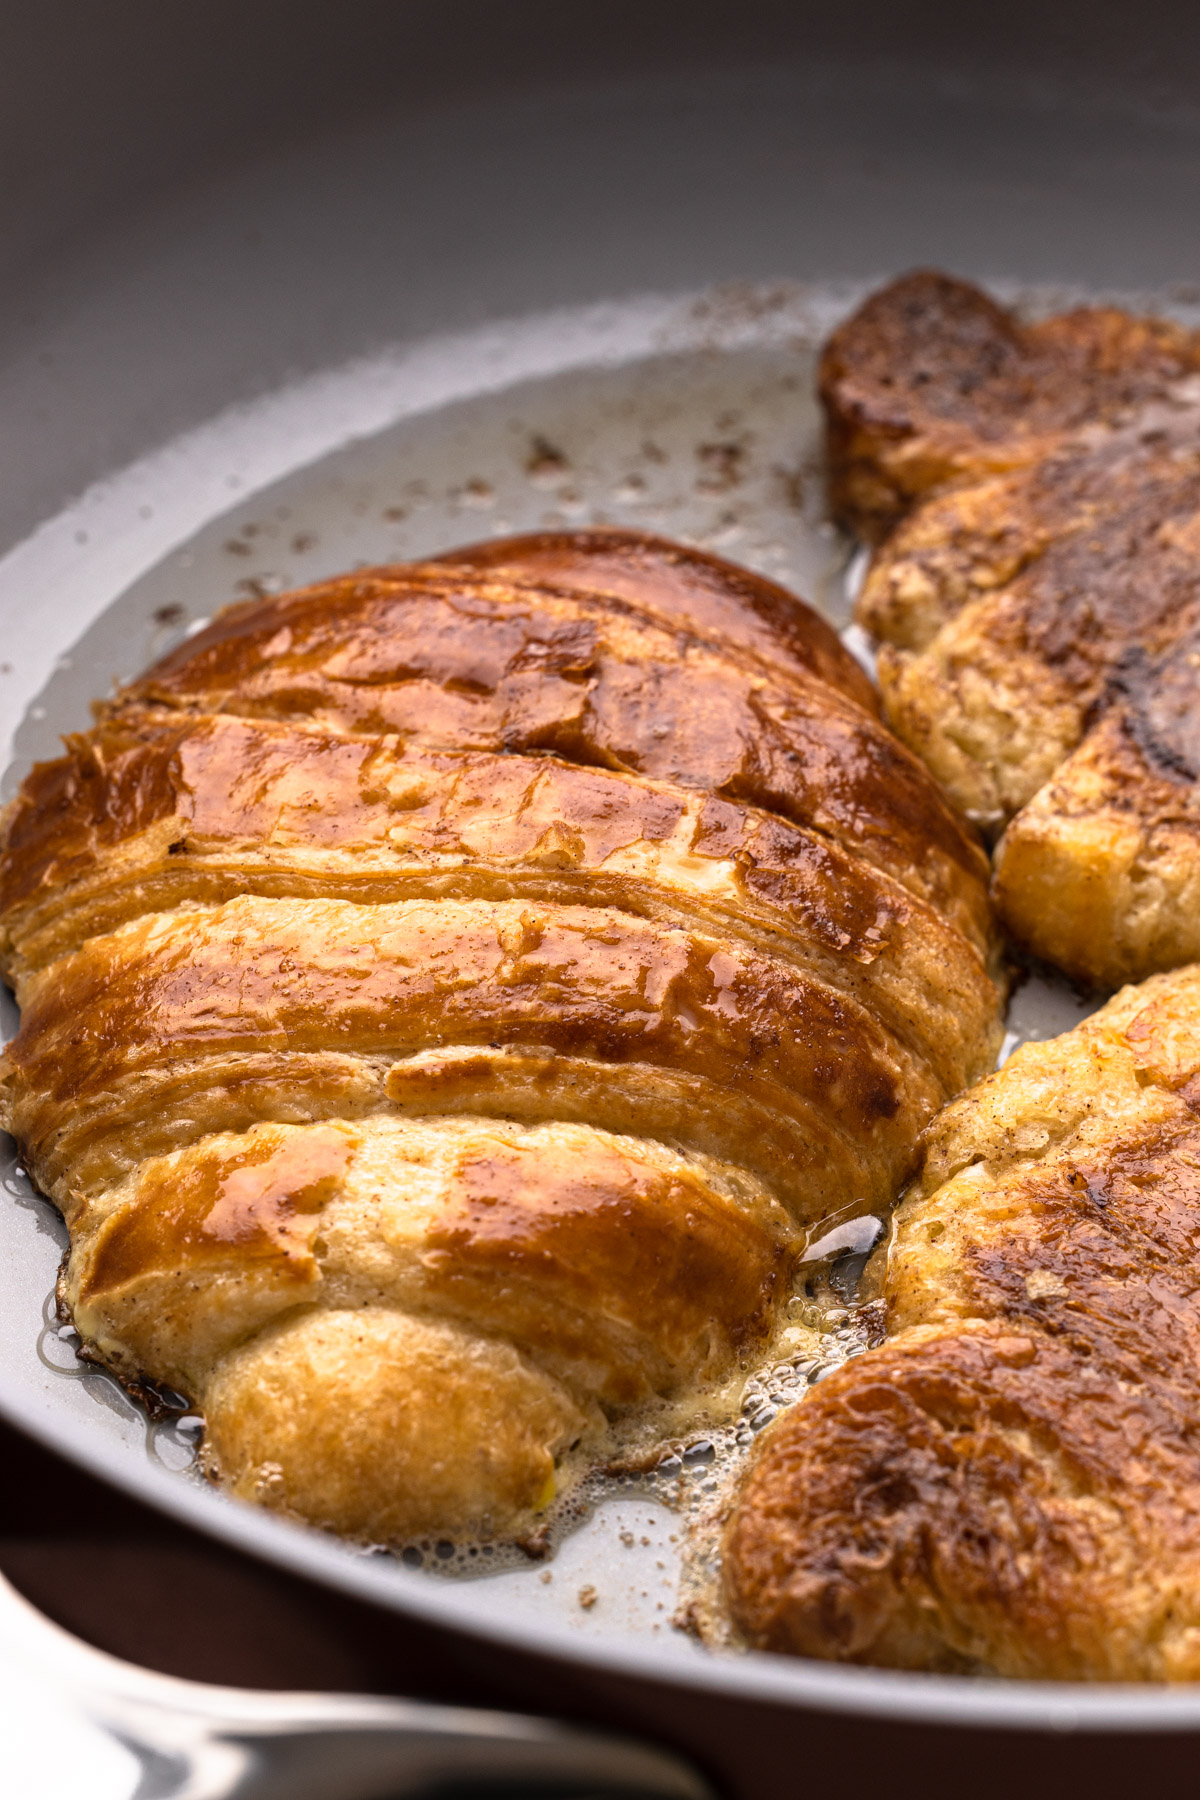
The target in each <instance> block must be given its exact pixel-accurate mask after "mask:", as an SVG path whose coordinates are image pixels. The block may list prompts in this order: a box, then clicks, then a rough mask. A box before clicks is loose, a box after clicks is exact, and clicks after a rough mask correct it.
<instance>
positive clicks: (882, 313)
mask: <svg viewBox="0 0 1200 1800" xmlns="http://www.w3.org/2000/svg"><path fill="white" fill-rule="evenodd" d="M885 352H886V355H887V356H891V357H892V358H893V359H894V361H893V364H892V387H891V388H889V386H888V383H887V379H886V373H887V371H886V368H885V365H884V360H883V359H884V356H885ZM1198 357H1200V349H1198V347H1197V340H1196V339H1195V338H1194V337H1192V336H1189V335H1188V334H1187V333H1185V332H1183V331H1182V330H1181V329H1180V328H1179V327H1176V326H1174V325H1170V324H1168V323H1165V322H1163V321H1159V320H1152V319H1150V320H1147V319H1134V318H1131V317H1129V316H1127V315H1125V314H1121V313H1118V312H1114V311H1112V310H1111V309H1104V310H1098V309H1089V310H1084V311H1080V312H1076V313H1070V314H1066V315H1063V316H1062V317H1060V318H1057V319H1049V320H1046V321H1043V322H1042V323H1040V324H1037V325H1032V326H1025V325H1021V324H1020V323H1018V322H1017V321H1016V320H1015V319H1014V318H1013V317H1012V316H1011V315H1009V314H1007V313H1005V312H1004V311H1003V310H1002V309H1000V308H998V307H997V306H996V305H995V303H994V302H993V301H991V300H990V299H988V298H987V296H985V295H983V294H980V293H979V292H978V290H975V289H972V288H970V287H968V286H967V284H965V283H961V282H952V281H950V280H949V279H948V278H946V277H934V276H929V275H922V276H913V277H909V278H906V280H904V281H901V282H899V283H896V284H895V285H894V286H893V287H892V288H890V289H886V290H884V292H883V293H882V294H879V295H877V296H876V297H875V298H874V299H873V300H871V301H869V302H868V303H867V305H866V306H865V307H864V308H863V309H862V310H861V311H860V313H859V314H858V315H856V318H855V319H854V320H852V321H850V323H849V324H848V325H847V326H845V327H843V329H842V331H841V332H839V333H837V334H835V337H834V339H833V341H832V343H831V345H830V347H829V350H828V351H827V354H826V359H825V378H824V392H825V395H826V402H827V406H828V408H829V441H830V450H831V457H832V477H831V479H832V484H833V491H834V496H835V500H837V497H838V496H839V495H842V496H843V498H842V499H841V500H840V501H838V504H839V505H840V506H841V511H842V515H843V517H845V518H847V519H848V520H850V522H851V523H852V524H854V525H855V526H856V527H857V528H858V529H859V530H861V531H863V532H865V533H867V534H872V535H877V534H878V532H879V531H883V530H886V529H888V528H889V527H890V534H889V535H887V536H886V537H885V538H884V540H883V541H882V542H881V543H880V544H879V547H878V549H877V550H876V553H875V555H874V558H873V560H872V563H871V566H870V568H869V570H868V573H867V577H866V580H865V583H864V586H863V590H862V593H861V595H860V597H859V601H858V608H857V616H858V619H859V621H860V623H861V624H863V625H864V626H865V627H866V628H867V630H868V631H870V632H871V633H872V635H873V636H874V637H875V638H876V639H877V640H879V642H880V645H881V648H880V656H879V677H880V684H881V687H882V690H883V698H884V710H885V714H886V716H887V718H888V720H889V722H890V724H891V725H892V727H893V729H894V730H895V731H896V732H897V733H898V734H899V736H900V737H901V738H903V739H904V741H905V742H906V743H907V744H908V745H909V746H910V747H911V748H912V749H914V750H916V751H917V753H918V754H919V755H921V756H922V757H923V758H924V760H925V761H926V762H927V763H928V765H929V767H930V768H931V769H932V770H933V772H934V774H935V775H936V776H937V778H938V780H939V781H940V782H941V784H942V786H943V787H944V788H945V790H946V791H947V792H948V793H949V794H950V796H951V798H952V799H953V801H954V803H955V805H956V806H957V808H958V809H959V811H960V812H961V813H962V814H963V815H964V816H965V817H967V818H968V819H970V820H971V821H972V822H973V823H974V824H975V825H976V826H977V827H978V828H979V829H980V830H981V831H982V832H983V833H984V835H985V836H986V837H988V838H990V839H992V840H993V841H995V840H996V839H1000V840H1001V842H1000V846H999V848H998V850H997V852H996V868H997V879H996V884H995V894H996V898H997V901H998V904H999V907H1000V910H1001V913H1002V916H1003V919H1004V921H1005V923H1006V924H1007V925H1008V927H1009V929H1010V931H1011V932H1012V933H1013V935H1014V936H1015V937H1016V938H1017V939H1018V941H1019V942H1020V943H1021V944H1022V945H1023V946H1024V947H1025V948H1026V949H1027V950H1029V951H1031V952H1032V953H1033V954H1035V955H1037V956H1040V957H1043V958H1045V959H1046V960H1048V961H1051V962H1054V963H1056V964H1058V965H1059V966H1060V967H1061V968H1063V969H1065V970H1066V971H1068V972H1069V973H1070V974H1071V975H1072V976H1073V977H1075V978H1076V979H1077V980H1080V981H1082V982H1085V983H1089V984H1092V985H1095V986H1098V987H1106V986H1107V987H1111V986H1113V985H1117V984H1119V983H1120V982H1121V981H1124V980H1129V979H1139V978H1141V977H1143V976H1145V975H1147V974H1150V973H1152V972H1153V971H1155V970H1157V969H1167V968H1171V967H1174V966H1177V965H1178V964H1180V963H1181V962H1185V961H1187V960H1189V959H1191V958H1192V957H1194V956H1195V955H1196V954H1197V951H1198V943H1197V937H1196V932H1195V929H1194V926H1193V917H1194V907H1193V901H1192V898H1191V896H1192V894H1193V891H1194V888H1195V886H1196V885H1197V884H1200V839H1198V838H1197V836H1196V832H1195V826H1194V811H1195V808H1194V800H1193V797H1192V796H1193V786H1194V782H1195V777H1196V767H1197V766H1198V765H1197V755H1196V751H1197V748H1198V746H1197V744H1196V742H1195V732H1194V729H1193V728H1191V727H1190V725H1189V721H1190V720H1191V719H1193V718H1195V717H1196V716H1197V708H1198V707H1200V661H1198V660H1197V656H1196V650H1195V646H1196V643H1197V639H1198V631H1200V374H1198V373H1197V367H1198ZM972 371H974V373H973V374H972ZM889 395H890V396H891V398H890V399H889V398H888V396H889ZM889 409H890V410H889ZM939 447H940V448H939ZM864 471H874V474H873V477H872V478H873V479H874V480H875V481H876V483H877V484H878V485H879V490H880V493H881V494H882V493H884V491H885V490H886V496H885V497H886V505H885V504H884V501H883V500H881V501H880V508H882V510H879V509H878V508H877V509H876V511H875V512H874V513H872V512H871V511H870V509H869V507H867V506H866V502H865V501H864V502H863V504H862V505H858V503H856V502H855V501H854V500H853V499H852V498H850V499H847V498H846V497H845V496H846V494H848V493H851V491H852V490H853V491H855V492H856V491H858V488H861V487H862V484H863V483H864V482H865V481H866V479H867V477H866V474H864ZM856 484H857V486H856ZM863 491H864V492H865V489H864V490H863ZM1096 734H1099V736H1096ZM1093 739H1095V741H1094V742H1093ZM1118 748H1120V753H1119V754H1118Z"/></svg>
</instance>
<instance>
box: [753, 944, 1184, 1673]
mask: <svg viewBox="0 0 1200 1800" xmlns="http://www.w3.org/2000/svg"><path fill="white" fill-rule="evenodd" d="M1198 1234H1200V968H1195V967H1192V968H1188V969H1182V970H1179V971H1177V972H1176V973H1174V974H1170V975H1159V976H1154V977H1151V979H1150V980H1148V981H1147V982H1145V983H1144V984H1143V985H1142V986H1140V987H1131V988H1126V989H1124V990H1123V991H1122V992H1121V993H1120V994H1118V995H1117V996H1116V997H1115V999H1113V1000H1111V1001H1110V1002H1109V1003H1108V1004H1107V1005H1106V1006H1105V1007H1104V1008H1103V1009H1102V1011H1100V1012H1098V1013H1096V1014H1094V1015H1093V1016H1092V1017H1091V1018H1090V1019H1088V1020H1087V1021H1086V1022H1085V1023H1084V1024H1082V1025H1080V1026H1078V1027H1077V1028H1076V1029H1075V1030H1074V1031H1071V1032H1068V1033H1067V1034H1066V1035H1065V1036H1063V1037H1060V1038H1058V1039H1055V1040H1054V1041H1052V1042H1049V1043H1040V1044H1027V1045H1025V1047H1024V1048H1023V1049H1021V1050H1019V1051H1018V1052H1017V1053H1016V1054H1015V1055H1014V1056H1013V1057H1012V1058H1011V1059H1010V1061H1009V1062H1008V1063H1006V1064H1005V1066H1004V1068H1003V1069H1002V1070H1001V1072H1000V1073H999V1074H997V1075H993V1076H992V1077H991V1078H990V1079H989V1080H987V1081H985V1082H983V1083H982V1084H981V1085H980V1086H979V1087H978V1088H977V1089H976V1090H975V1091H974V1092H973V1093H970V1094H968V1095H966V1096H965V1097H964V1098H963V1099H961V1100H958V1101H957V1102H955V1103H954V1104H953V1105H951V1106H949V1107H947V1109H946V1110H945V1112H944V1113H943V1114H942V1116H941V1117H940V1118H939V1119H938V1120H937V1122H936V1123H935V1125H934V1126H933V1127H932V1129H931V1132H930V1134H929V1141H928V1149H927V1152H926V1158H925V1165H924V1169H923V1172H922V1174H921V1177H920V1180H919V1182H918V1183H917V1186H916V1188H915V1189H914V1191H913V1192H912V1194H911V1195H910V1196H909V1197H908V1198H907V1199H906V1200H905V1201H904V1202H903V1203H902V1205H901V1207H900V1209H899V1211H898V1213H897V1215H896V1220H895V1227H894V1237H893V1242H892V1244H891V1247H890V1251H889V1252H888V1253H887V1259H886V1275H885V1277H884V1301H885V1305H886V1317H887V1325H888V1328H889V1332H890V1336H889V1340H888V1341H887V1342H886V1343H885V1344H883V1345H882V1346H881V1347H880V1348H877V1349H874V1350H871V1351H868V1352H867V1353H866V1354H864V1355H862V1356H860V1357H859V1358H857V1359H856V1360H854V1361H852V1362H851V1363H849V1364H848V1365H846V1366H845V1367H844V1368H843V1369H841V1370H839V1371H837V1372H836V1373H834V1374H832V1375H831V1376H830V1377H829V1378H828V1379H827V1380H826V1381H824V1382H823V1383H822V1384H821V1386H820V1387H818V1388H817V1389H816V1391H815V1392H814V1393H813V1394H812V1396H811V1397H810V1398H808V1399H807V1400H805V1401H804V1403H803V1404H802V1405H800V1406H798V1407H796V1408H795V1409H794V1411H792V1412H791V1413H788V1414H786V1415H785V1416H784V1418H783V1419H782V1420H781V1421H780V1423H779V1424H777V1425H776V1426H774V1427H772V1428H771V1429H770V1430H768V1431H767V1432H766V1433H765V1434H764V1439H763V1440H762V1442H761V1448H760V1450H759V1452H758V1453H757V1454H756V1458H755V1461H754V1464H753V1465H752V1469H751V1472H750V1475H749V1479H748V1481H747V1483H746V1486H745V1489H744V1492H743V1494H742V1496H741V1500H740V1503H739V1505H738V1507H737V1509H736V1511H735V1513H734V1516H733V1518H732V1521H731V1524H730V1527H729V1531H728V1537H727V1542H726V1555H725V1581H726V1588H727V1592H728V1595H729V1598H730V1601H731V1604H732V1607H733V1610H734V1613H735V1615H736V1617H737V1619H738V1621H739V1622H740V1624H741V1625H742V1627H743V1629H744V1630H745V1632H746V1633H747V1635H748V1637H749V1639H750V1641H751V1642H752V1643H754V1644H757V1645H759V1646H760V1647H763V1648H769V1649H775V1650H787V1651H792V1652H794V1653H796V1654H800V1655H804V1656H821V1657H830V1658H837V1659H842V1660H846V1661H852V1662H871V1663H882V1664H887V1665H891V1666H896V1667H902V1668H920V1669H970V1668H979V1667H983V1668H986V1669H989V1670H993V1671H995V1672H997V1673H1000V1674H1003V1675H1010V1676H1022V1677H1030V1676H1038V1677H1041V1676H1049V1677H1058V1678H1062V1679H1068V1680H1079V1679H1086V1680H1097V1679H1102V1680H1114V1681H1125V1680H1151V1679H1153V1680H1164V1679H1165V1680H1196V1679H1200V1544H1198V1543H1197V1536H1196V1513H1197V1506H1198V1505H1200V1395H1198V1393H1197V1383H1196V1369H1197V1366H1198V1361H1200V1308H1198V1306H1197V1272H1198V1266H1197V1243H1198V1242H1200V1235H1198Z"/></svg>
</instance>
